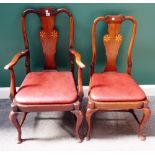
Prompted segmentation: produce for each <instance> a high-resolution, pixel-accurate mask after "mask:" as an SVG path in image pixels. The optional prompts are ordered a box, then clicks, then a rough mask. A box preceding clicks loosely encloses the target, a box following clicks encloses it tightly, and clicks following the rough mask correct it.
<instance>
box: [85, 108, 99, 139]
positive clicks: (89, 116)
mask: <svg viewBox="0 0 155 155" xmlns="http://www.w3.org/2000/svg"><path fill="white" fill-rule="evenodd" d="M97 111H98V110H97V109H87V112H86V121H87V133H86V137H85V140H89V139H90V129H91V118H92V116H93V114H94V113H95V112H97Z"/></svg>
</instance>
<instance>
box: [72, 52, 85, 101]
mask: <svg viewBox="0 0 155 155" xmlns="http://www.w3.org/2000/svg"><path fill="white" fill-rule="evenodd" d="M70 53H71V54H72V55H73V56H74V58H75V61H76V64H77V66H78V96H79V100H80V101H82V98H83V95H84V93H83V87H82V69H83V68H85V65H84V64H83V63H82V62H81V56H80V54H79V53H78V52H77V51H75V50H74V49H70Z"/></svg>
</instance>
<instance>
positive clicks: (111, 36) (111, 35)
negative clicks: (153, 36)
mask: <svg viewBox="0 0 155 155" xmlns="http://www.w3.org/2000/svg"><path fill="white" fill-rule="evenodd" d="M125 20H129V21H131V22H132V23H133V29H132V35H131V39H130V43H129V48H128V54H127V73H129V74H130V73H131V68H132V48H133V44H134V39H135V35H136V29H137V22H136V20H135V19H134V17H131V16H123V15H108V16H105V17H104V16H101V17H98V18H96V19H95V20H94V23H93V27H92V63H91V75H93V73H94V65H95V63H96V26H97V23H98V22H100V21H103V22H105V23H106V24H107V28H108V29H107V33H106V34H105V35H104V36H103V44H104V46H105V52H106V58H107V63H106V65H105V69H104V70H105V71H117V65H116V60H117V55H118V52H119V49H120V46H121V44H122V41H123V37H122V35H121V32H120V29H121V24H122V23H123V22H124V21H125Z"/></svg>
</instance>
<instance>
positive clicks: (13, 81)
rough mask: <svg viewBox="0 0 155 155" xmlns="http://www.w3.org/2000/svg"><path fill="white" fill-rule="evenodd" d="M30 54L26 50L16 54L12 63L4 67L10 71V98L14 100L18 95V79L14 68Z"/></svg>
mask: <svg viewBox="0 0 155 155" xmlns="http://www.w3.org/2000/svg"><path fill="white" fill-rule="evenodd" d="M27 54H28V50H24V51H21V52H19V53H18V54H16V55H15V56H14V57H13V59H12V60H11V62H10V63H9V64H8V65H6V66H5V67H4V69H5V70H10V97H11V99H12V100H13V98H14V97H15V95H16V78H15V73H14V69H13V67H14V66H15V65H16V63H17V62H18V60H19V59H20V58H22V57H23V56H26V55H27Z"/></svg>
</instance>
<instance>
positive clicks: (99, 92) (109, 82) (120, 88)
mask: <svg viewBox="0 0 155 155" xmlns="http://www.w3.org/2000/svg"><path fill="white" fill-rule="evenodd" d="M90 98H91V99H92V100H94V101H141V100H144V99H145V98H146V96H145V94H144V92H143V90H141V88H140V87H139V86H138V84H137V83H136V82H135V81H134V80H133V78H132V77H131V76H130V75H129V74H126V73H118V72H104V73H101V74H93V76H92V81H91V84H90Z"/></svg>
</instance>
